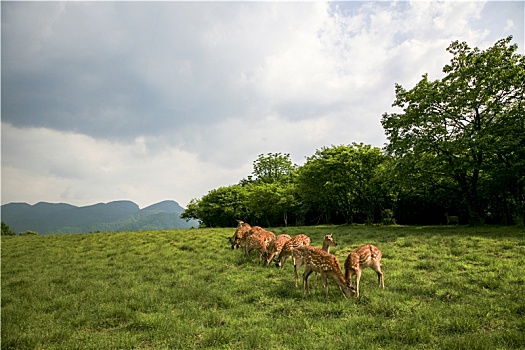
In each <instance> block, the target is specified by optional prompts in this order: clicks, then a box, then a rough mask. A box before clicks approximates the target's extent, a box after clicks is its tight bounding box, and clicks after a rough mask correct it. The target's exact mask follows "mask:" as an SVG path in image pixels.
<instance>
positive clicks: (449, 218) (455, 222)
mask: <svg viewBox="0 0 525 350" xmlns="http://www.w3.org/2000/svg"><path fill="white" fill-rule="evenodd" d="M445 217H446V218H447V225H452V224H453V225H458V224H459V217H457V216H448V212H446V213H445Z"/></svg>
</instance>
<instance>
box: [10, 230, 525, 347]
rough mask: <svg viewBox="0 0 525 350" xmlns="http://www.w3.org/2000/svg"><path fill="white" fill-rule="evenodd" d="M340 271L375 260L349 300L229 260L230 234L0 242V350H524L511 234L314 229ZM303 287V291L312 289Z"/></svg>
mask: <svg viewBox="0 0 525 350" xmlns="http://www.w3.org/2000/svg"><path fill="white" fill-rule="evenodd" d="M273 231H274V232H275V233H276V234H278V233H288V234H290V235H292V236H293V235H296V234H299V233H306V234H308V235H309V236H310V237H311V238H312V245H316V246H320V245H321V241H322V237H323V235H324V234H327V233H333V234H334V238H335V239H336V241H337V242H338V245H337V246H336V247H332V250H331V252H332V253H334V254H335V255H336V256H337V257H338V258H339V261H340V262H341V264H343V262H344V259H345V258H346V255H347V254H348V252H350V251H351V250H353V249H354V248H356V247H357V246H359V245H360V244H364V243H373V244H375V245H377V246H378V247H379V248H380V249H381V250H382V251H383V266H384V271H385V287H386V288H385V289H384V290H381V289H379V288H377V278H376V275H375V273H374V272H373V271H372V270H370V269H368V270H365V271H364V272H363V277H362V280H361V298H359V299H356V298H354V299H345V298H343V296H342V294H341V293H340V292H339V290H338V288H337V287H336V285H335V283H334V282H333V281H329V285H330V300H329V301H328V302H327V301H326V298H325V296H324V290H323V288H322V287H321V283H320V279H319V282H318V286H317V287H314V288H313V289H312V291H311V294H310V295H308V296H305V295H303V293H302V288H295V287H294V278H293V266H292V263H291V262H290V261H289V262H287V265H286V266H285V269H284V270H279V269H277V268H275V267H263V266H260V265H258V264H257V263H256V258H255V257H254V256H253V257H245V256H244V255H243V254H242V252H241V251H239V250H236V251H232V250H231V249H230V245H229V242H228V241H227V237H229V236H231V235H232V234H233V232H234V229H198V230H196V229H195V230H174V231H148V232H127V233H96V234H82V235H50V236H34V237H31V236H29V237H5V236H4V237H2V247H1V248H2V261H1V263H2V271H1V272H2V295H1V301H2V305H1V306H2V310H1V311H2V317H1V320H2V324H1V326H2V349H97V350H99V349H197V348H201V349H202V348H210V349H342V348H346V349H351V348H357V347H359V348H361V349H436V348H437V349H518V348H525V298H524V296H525V273H524V270H523V267H524V266H525V233H524V230H523V228H519V227H478V228H476V227H374V226H334V227H329V226H322V227H299V228H296V227H293V228H276V229H274V230H273ZM312 285H313V283H312Z"/></svg>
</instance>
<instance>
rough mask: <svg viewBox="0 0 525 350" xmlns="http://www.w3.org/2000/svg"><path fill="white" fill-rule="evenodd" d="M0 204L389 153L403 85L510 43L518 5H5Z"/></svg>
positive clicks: (172, 192) (183, 200)
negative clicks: (384, 118) (460, 52)
mask: <svg viewBox="0 0 525 350" xmlns="http://www.w3.org/2000/svg"><path fill="white" fill-rule="evenodd" d="M1 18H2V38H1V39H2V71H1V74H2V75H1V77H2V104H1V107H2V111H1V120H2V124H1V128H2V133H1V146H2V160H1V161H2V174H1V175H2V178H1V182H2V194H1V197H2V198H1V201H2V204H6V203H10V202H28V203H30V204H34V203H37V202H39V201H47V202H66V203H71V204H75V205H90V204H95V203H99V202H109V201H113V200H121V199H127V200H132V201H134V202H136V203H137V204H138V205H139V206H140V207H145V206H148V205H150V204H153V203H156V202H159V201H162V200H165V199H173V200H176V201H178V202H179V203H180V204H181V205H182V206H186V205H187V203H188V202H189V201H190V200H191V199H192V198H201V197H202V196H203V195H205V194H206V193H208V191H210V190H212V189H215V188H218V187H221V186H228V185H232V184H235V183H238V182H239V180H241V179H242V178H245V177H247V176H248V175H250V174H251V172H252V170H253V169H252V164H253V161H254V160H256V159H257V157H258V155H259V154H267V153H270V152H272V153H276V152H280V153H289V154H290V155H291V158H292V160H293V161H294V162H295V163H296V164H303V163H304V161H305V158H306V157H309V156H311V155H313V154H314V152H315V151H316V150H317V149H320V148H322V147H324V146H331V145H340V144H350V143H352V142H363V143H365V144H371V145H373V146H377V147H382V146H383V145H384V144H385V142H386V138H385V135H384V132H383V129H382V127H381V124H380V120H381V115H382V114H383V113H384V112H391V111H392V107H391V105H392V103H393V101H394V85H395V84H396V83H399V84H401V85H403V86H404V87H406V88H412V87H413V86H414V85H415V84H416V83H417V82H418V81H419V80H420V78H421V75H423V74H424V73H428V74H429V77H430V79H432V80H434V79H439V78H441V77H442V73H441V69H442V68H443V66H444V65H445V64H447V63H448V62H449V61H450V58H451V56H450V54H449V53H448V52H447V51H446V48H447V47H448V45H449V44H450V43H451V42H452V41H455V40H459V41H466V42H467V43H468V44H469V45H470V46H471V47H475V46H477V47H479V48H481V49H485V48H487V47H489V46H492V45H493V44H494V43H495V42H496V41H497V40H499V39H502V38H505V37H507V36H508V35H513V37H514V39H513V41H514V42H515V43H517V44H518V46H519V52H520V53H523V46H524V45H523V43H524V34H523V33H524V23H523V18H524V3H523V2H522V1H511V2H500V1H498V2H496V1H488V2H487V1H475V2H464V1H461V2H460V1H439V2H430V1H382V2H360V1H346V2H328V3H326V2H319V1H315V2H286V3H285V2H277V3H273V2H227V1H226V2H223V1H221V2H155V3H149V2H118V1H117V2H17V1H14V2H5V1H2V4H1Z"/></svg>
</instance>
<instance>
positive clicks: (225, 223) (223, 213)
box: [181, 185, 249, 227]
mask: <svg viewBox="0 0 525 350" xmlns="http://www.w3.org/2000/svg"><path fill="white" fill-rule="evenodd" d="M246 198H247V192H246V189H245V188H243V187H241V186H239V185H233V186H228V187H219V188H217V189H214V190H211V191H209V192H208V194H206V195H204V196H203V197H202V198H201V199H200V200H197V199H192V200H191V201H190V203H189V204H188V208H187V209H186V210H185V211H184V212H183V213H182V214H181V218H182V219H187V220H190V219H195V220H199V221H200V223H201V225H204V226H207V227H231V226H235V225H236V220H237V219H239V218H242V219H244V220H246V218H247V217H248V216H249V213H248V207H247V206H246Z"/></svg>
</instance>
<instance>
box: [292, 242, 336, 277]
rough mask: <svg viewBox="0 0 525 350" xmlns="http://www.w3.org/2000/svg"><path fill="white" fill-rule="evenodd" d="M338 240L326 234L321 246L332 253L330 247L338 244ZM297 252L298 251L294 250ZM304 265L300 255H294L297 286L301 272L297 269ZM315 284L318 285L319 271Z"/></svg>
mask: <svg viewBox="0 0 525 350" xmlns="http://www.w3.org/2000/svg"><path fill="white" fill-rule="evenodd" d="M336 245H337V242H336V241H335V240H334V237H333V236H332V235H331V234H330V235H325V236H324V238H323V247H322V248H321V249H322V250H323V251H324V252H327V253H330V247H333V246H336ZM294 253H295V254H297V252H295V251H294ZM302 265H303V261H302V259H301V258H300V256H295V257H294V274H295V276H294V277H295V286H296V287H298V285H297V282H298V280H299V274H298V272H297V271H299V269H300V268H301V266H302ZM315 286H316V287H317V272H316V273H315Z"/></svg>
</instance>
